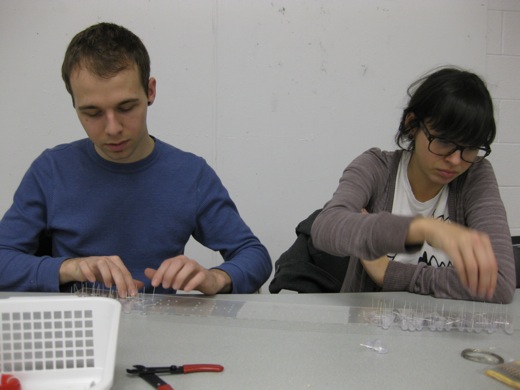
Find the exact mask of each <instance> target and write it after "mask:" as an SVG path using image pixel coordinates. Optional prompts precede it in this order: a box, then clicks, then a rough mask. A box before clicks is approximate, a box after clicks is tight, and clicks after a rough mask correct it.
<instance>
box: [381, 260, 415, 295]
mask: <svg viewBox="0 0 520 390" xmlns="http://www.w3.org/2000/svg"><path fill="white" fill-rule="evenodd" d="M416 269H417V265H414V264H405V263H400V262H398V261H390V262H389V263H388V267H387V269H386V273H385V278H384V280H383V291H412V286H410V283H411V282H412V280H413V276H414V274H415V272H416Z"/></svg>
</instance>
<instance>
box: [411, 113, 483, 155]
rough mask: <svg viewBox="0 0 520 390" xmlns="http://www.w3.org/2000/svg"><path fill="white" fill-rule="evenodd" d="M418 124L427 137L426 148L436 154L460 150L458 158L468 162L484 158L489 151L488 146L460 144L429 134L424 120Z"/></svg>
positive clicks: (448, 153) (446, 153) (449, 153)
mask: <svg viewBox="0 0 520 390" xmlns="http://www.w3.org/2000/svg"><path fill="white" fill-rule="evenodd" d="M420 126H421V128H422V130H423V131H424V134H425V135H426V138H427V139H428V141H429V143H428V150H429V151H430V152H432V153H433V154H435V155H437V156H444V157H446V156H449V155H451V154H453V153H455V152H456V151H457V150H460V158H461V159H462V160H464V161H466V162H468V163H471V164H473V163H477V162H479V161H482V160H484V159H485V158H486V157H487V156H489V154H490V153H491V148H490V147H489V146H462V145H458V144H456V143H455V142H451V141H448V140H447V139H444V138H441V137H437V136H435V135H431V134H430V132H429V131H428V129H427V128H426V125H425V124H424V122H422V121H421V122H420Z"/></svg>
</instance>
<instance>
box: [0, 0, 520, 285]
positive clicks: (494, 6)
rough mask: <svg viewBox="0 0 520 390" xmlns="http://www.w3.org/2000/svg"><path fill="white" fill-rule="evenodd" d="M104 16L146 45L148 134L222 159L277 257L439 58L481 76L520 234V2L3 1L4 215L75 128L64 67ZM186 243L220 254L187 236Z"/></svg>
mask: <svg viewBox="0 0 520 390" xmlns="http://www.w3.org/2000/svg"><path fill="white" fill-rule="evenodd" d="M488 3H489V4H488ZM100 21H110V22H115V23H118V24H122V25H124V26H126V27H128V28H129V29H131V30H132V31H134V32H135V33H136V34H137V35H138V36H140V37H141V39H142V40H143V41H144V43H145V45H146V46H147V47H148V49H149V52H150V55H151V58H152V74H153V76H155V77H156V78H157V83H158V96H157V100H156V102H155V103H154V105H153V106H152V107H151V108H150V110H149V125H150V126H149V127H150V131H151V133H152V134H153V135H155V136H157V137H159V138H161V139H163V140H164V141H167V142H169V143H172V144H174V145H176V146H178V147H180V148H182V149H186V150H190V151H192V152H194V153H197V154H199V155H201V156H203V157H204V158H205V159H206V160H207V161H208V162H209V163H210V165H212V166H213V167H214V168H215V169H216V170H217V172H218V173H219V175H220V177H221V178H222V180H223V181H224V184H225V185H226V186H227V188H228V189H229V191H230V193H231V195H232V197H233V199H234V200H235V202H236V203H237V205H238V207H239V210H240V212H241V214H242V215H243V217H244V219H245V220H246V221H247V222H248V224H249V225H250V226H251V227H252V229H253V230H254V232H255V233H256V234H257V235H258V236H259V237H260V239H261V240H262V241H263V242H264V244H265V245H266V246H267V247H268V249H269V251H270V253H271V256H272V258H273V261H275V260H276V259H277V258H278V257H279V255H280V254H281V253H282V252H283V251H285V250H286V249H287V248H288V247H289V246H290V245H291V243H292V242H293V241H294V239H295V234H294V228H295V226H296V224H297V223H298V222H299V221H300V220H302V219H303V218H305V217H306V216H307V215H308V214H309V213H310V212H312V211H314V210H315V209H317V208H320V207H322V205H323V204H324V203H325V202H326V201H327V200H328V199H329V198H330V196H331V195H332V192H333V191H334V189H335V188H336V184H337V181H338V179H339V177H340V175H341V172H342V171H343V168H344V167H345V166H346V165H347V164H348V163H349V162H350V160H352V159H353V158H354V157H355V156H357V155H358V154H359V153H361V152H362V151H364V150H365V149H367V148H368V147H370V146H379V147H381V148H385V149H393V148H394V143H393V136H394V133H395V131H396V129H397V126H398V122H399V118H400V114H401V110H402V108H403V106H404V105H405V103H406V95H405V90H406V88H407V86H408V85H409V84H410V83H411V82H412V81H413V80H415V79H416V78H417V77H418V76H420V75H421V74H423V73H424V72H426V71H427V70H429V69H431V68H433V67H435V66H438V65H444V64H454V65H459V66H462V67H466V68H469V69H471V70H473V71H475V72H477V73H479V74H481V75H483V76H484V77H485V78H487V79H488V80H489V85H490V89H491V91H492V94H493V96H494V97H495V98H496V99H497V120H498V123H499V133H498V134H499V135H498V143H497V144H495V146H494V147H493V154H492V156H491V160H492V162H493V164H494V165H495V167H496V170H497V176H498V179H499V183H500V185H501V191H502V193H503V197H504V200H505V202H506V206H507V209H508V213H509V219H510V221H509V222H510V226H511V231H512V233H515V234H520V214H519V211H518V207H517V205H516V203H517V202H515V200H518V199H519V195H520V178H519V175H518V174H517V171H516V169H514V168H515V167H518V166H519V163H520V157H518V156H520V154H519V153H518V152H519V150H520V145H519V142H520V135H519V134H520V132H519V131H518V123H519V122H520V84H519V81H518V80H520V74H519V73H520V44H519V42H520V0H509V1H506V0H504V1H498V0H496V1H493V0H490V1H489V2H487V1H476V0H455V1H454V0H393V1H390V0H379V1H375V0H350V1H346V0H326V1H325V0H324V1H310V0H286V1H281V0H271V1H263V0H219V1H207V0H198V1H193V0H149V1H142V0H119V1H116V0H90V1H82V0H47V1H44V0H40V1H38V0H2V1H1V2H0V56H1V57H0V58H1V60H0V85H1V89H0V110H1V115H0V135H1V142H0V175H1V176H0V177H1V179H2V185H1V187H0V214H2V213H3V212H4V211H5V210H6V209H7V208H8V207H9V205H10V203H11V199H12V195H13V192H14V191H15V189H16V187H17V185H18V183H19V181H20V179H21V177H22V175H23V173H24V172H25V170H26V169H27V167H28V166H29V164H30V162H31V161H32V160H33V159H34V158H35V157H36V156H37V155H38V154H39V153H40V152H41V151H42V149H44V148H46V147H51V146H54V145H55V144H57V143H62V142H68V141H71V140H74V139H78V138H81V137H84V133H83V130H82V128H81V127H80V125H79V122H78V120H77V118H76V116H75V113H74V111H73V109H72V106H71V101H70V97H69V96H68V94H67V92H66V91H65V88H64V86H63V82H62V81H61V78H60V66H61V61H62V59H63V54H64V51H65V48H66V46H67V44H68V43H69V41H70V39H71V38H72V37H73V35H74V34H76V33H77V32H79V31H80V30H82V29H83V28H85V27H87V26H89V25H91V24H94V23H97V22H100ZM488 26H489V27H488ZM512 168H513V169H512ZM187 254H188V255H192V256H194V257H196V258H199V259H200V260H201V261H202V262H203V263H204V264H206V265H213V264H216V263H218V262H219V261H220V260H219V258H218V256H216V255H214V254H209V253H208V252H207V251H206V250H204V249H202V248H200V247H198V245H195V244H190V245H189V250H188V253H187ZM265 290H266V288H265Z"/></svg>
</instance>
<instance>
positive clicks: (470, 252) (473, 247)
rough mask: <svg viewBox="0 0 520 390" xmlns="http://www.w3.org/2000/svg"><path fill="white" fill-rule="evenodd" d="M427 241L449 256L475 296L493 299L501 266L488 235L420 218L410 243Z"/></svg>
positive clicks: (455, 225) (409, 235)
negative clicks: (498, 263) (499, 266)
mask: <svg viewBox="0 0 520 390" xmlns="http://www.w3.org/2000/svg"><path fill="white" fill-rule="evenodd" d="M423 241H427V242H428V243H429V244H430V245H431V246H433V247H435V248H439V249H441V250H443V251H444V252H445V253H446V254H447V255H448V257H449V258H450V260H451V262H452V263H453V266H454V267H455V269H456V271H457V275H458V276H459V279H460V281H461V282H462V284H463V285H464V286H465V287H466V288H468V289H469V290H470V291H471V293H472V294H474V295H477V296H479V297H480V298H487V299H491V298H492V297H493V293H494V292H495V288H496V284H497V274H498V265H497V260H496V258H495V253H494V252H493V248H492V246H491V241H490V240H489V237H488V235H487V234H485V233H481V232H478V231H476V230H473V229H469V228H467V227H465V226H462V225H459V224H456V223H446V222H443V221H440V220H434V219H428V218H417V219H414V220H413V221H412V223H411V224H410V228H409V230H408V237H407V243H417V242H423Z"/></svg>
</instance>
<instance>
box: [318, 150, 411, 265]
mask: <svg viewBox="0 0 520 390" xmlns="http://www.w3.org/2000/svg"><path fill="white" fill-rule="evenodd" d="M393 159H394V154H393V153H391V152H382V151H381V150H379V149H376V148H373V149H370V150H368V151H366V152H365V153H363V154H362V155H360V156H359V157H357V158H356V159H355V160H354V161H353V162H352V163H351V164H350V165H349V166H348V167H347V168H346V169H345V170H344V172H343V175H342V177H341V179H340V182H339V185H338V188H337V190H336V191H335V193H334V195H333V197H332V199H331V200H330V201H329V202H327V204H326V205H325V207H324V208H323V210H322V212H321V213H320V214H319V215H318V217H317V218H316V220H315V221H314V224H313V225H312V230H311V235H312V240H313V242H314V245H315V246H316V248H318V249H321V250H323V251H325V252H328V253H330V254H332V255H335V256H354V257H359V258H362V259H368V260H370V259H376V258H378V257H381V256H383V255H385V254H386V253H390V252H407V251H409V250H410V248H407V247H406V245H405V240H406V235H407V234H408V227H409V225H410V223H411V221H412V219H413V217H407V216H398V215H393V214H391V213H390V212H388V211H386V210H385V209H384V204H385V199H386V196H387V194H386V192H387V191H388V185H387V183H388V181H389V180H388V178H389V175H390V166H391V164H392V161H394V160H393ZM392 196H393V194H392ZM363 208H365V209H367V210H368V212H369V215H363V214H361V209H363Z"/></svg>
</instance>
